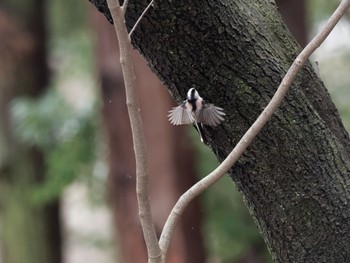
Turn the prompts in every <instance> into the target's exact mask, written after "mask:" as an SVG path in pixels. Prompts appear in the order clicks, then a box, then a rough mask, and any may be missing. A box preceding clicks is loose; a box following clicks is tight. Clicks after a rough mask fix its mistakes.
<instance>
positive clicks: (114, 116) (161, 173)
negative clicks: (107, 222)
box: [91, 13, 205, 263]
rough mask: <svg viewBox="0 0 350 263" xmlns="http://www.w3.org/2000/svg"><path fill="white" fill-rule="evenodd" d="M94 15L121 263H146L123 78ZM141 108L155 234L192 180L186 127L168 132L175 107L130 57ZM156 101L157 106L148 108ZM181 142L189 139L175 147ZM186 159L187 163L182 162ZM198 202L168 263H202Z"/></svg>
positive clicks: (109, 37)
mask: <svg viewBox="0 0 350 263" xmlns="http://www.w3.org/2000/svg"><path fill="white" fill-rule="evenodd" d="M97 16H99V14H96V13H94V14H93V16H92V17H91V18H92V21H93V23H94V29H95V32H96V36H97V42H96V44H97V49H96V52H97V56H96V58H97V70H98V74H99V78H100V80H101V95H102V99H103V107H102V116H103V119H104V124H105V128H106V134H107V139H108V146H109V167H110V173H109V178H108V192H109V201H110V203H111V206H112V210H113V215H114V220H115V226H116V228H115V229H116V236H117V240H118V242H117V243H118V245H119V246H118V247H119V248H120V252H121V255H120V257H119V259H120V262H123V263H128V262H130V263H134V262H144V261H145V259H146V258H147V251H146V248H145V244H144V239H143V236H142V231H141V225H140V221H139V215H138V208H137V201H136V189H135V158H134V152H133V147H132V138H131V129H130V122H129V118H128V113H127V108H126V101H125V91H124V83H123V76H122V72H121V68H120V64H119V63H118V62H119V61H118V59H117V58H118V57H119V54H118V46H117V43H116V36H115V30H114V29H113V27H109V26H108V23H107V22H106V21H105V20H104V19H103V17H101V16H99V17H97ZM134 60H135V70H136V72H137V76H138V77H137V79H136V82H137V87H138V88H139V97H140V104H141V108H142V116H143V120H144V126H145V135H146V139H147V142H148V145H149V146H150V147H148V149H147V150H148V156H149V158H148V159H149V169H150V187H151V193H152V195H151V199H152V200H153V206H152V211H153V215H154V222H155V225H156V230H157V234H158V235H160V232H161V230H162V227H163V225H164V222H165V220H166V218H167V216H168V214H169V212H170V210H171V208H172V207H173V205H174V204H175V202H176V200H177V198H178V197H179V195H180V194H181V193H182V192H183V191H185V190H186V189H187V188H188V187H190V186H191V185H192V184H193V183H194V182H195V180H196V179H195V178H196V172H195V167H194V163H195V162H194V158H193V149H192V144H191V142H190V141H189V138H188V136H187V132H186V130H185V127H182V129H181V128H180V129H176V130H174V129H171V127H170V126H169V125H167V123H168V120H167V118H166V114H164V112H166V111H167V110H168V109H169V108H170V107H172V106H173V103H172V102H171V100H170V97H169V95H168V94H167V92H166V90H165V89H164V88H163V87H162V85H161V83H160V81H159V80H158V79H156V78H155V77H154V74H152V73H151V72H150V70H149V69H148V68H147V65H146V64H145V62H144V60H143V59H142V57H140V55H139V54H136V53H135V54H134ZM152 98H157V103H156V104H152V105H150V104H149V103H148V102H149V101H150V100H151V99H152ZM180 138H187V139H186V140H182V142H181V143H178V141H179V139H180ZM183 157H185V158H183ZM200 228H201V212H200V206H199V202H198V200H197V201H196V202H194V203H193V204H192V206H191V207H190V208H189V210H188V211H187V213H185V214H184V217H183V220H182V222H180V227H179V228H178V231H177V232H176V233H175V236H174V240H173V241H174V242H173V243H172V247H171V248H170V250H169V256H168V262H169V263H170V262H173V263H178V262H193V263H195V262H198V263H202V262H204V261H205V252H204V245H203V240H202V235H201V229H200Z"/></svg>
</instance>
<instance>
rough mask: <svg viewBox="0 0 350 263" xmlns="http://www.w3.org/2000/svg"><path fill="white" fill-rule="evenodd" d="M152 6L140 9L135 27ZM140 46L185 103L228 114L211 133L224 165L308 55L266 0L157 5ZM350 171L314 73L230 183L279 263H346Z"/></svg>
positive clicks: (134, 6) (306, 73)
mask: <svg viewBox="0 0 350 263" xmlns="http://www.w3.org/2000/svg"><path fill="white" fill-rule="evenodd" d="M100 4H101V3H100ZM146 4H147V3H146V1H132V0H131V1H130V3H129V7H128V12H127V15H126V21H127V24H128V25H129V28H130V27H131V26H132V25H133V24H134V22H135V21H136V19H137V18H138V16H139V15H140V13H141V12H142V11H143V9H144V8H145V6H146ZM132 41H133V44H134V45H135V47H137V48H138V49H139V50H140V52H141V53H142V54H143V55H144V57H145V58H146V59H147V60H148V62H149V63H150V66H151V68H152V69H153V70H154V71H155V72H156V73H157V74H158V75H159V77H160V78H161V79H162V80H163V82H164V83H165V84H166V85H167V87H168V89H169V90H170V91H171V93H172V94H173V95H174V97H175V99H176V100H177V101H178V102H179V101H181V100H183V99H184V97H185V94H186V91H187V90H188V88H190V87H195V88H197V89H198V90H199V92H200V94H201V95H202V96H203V97H204V98H207V99H208V100H209V101H212V102H215V104H217V105H218V106H221V107H223V108H224V109H225V110H226V114H227V118H226V121H225V122H224V123H223V124H222V125H220V127H218V128H215V129H212V128H207V129H206V135H207V138H208V140H209V145H210V147H212V149H213V151H214V152H215V153H216V155H217V156H218V158H219V159H220V160H223V159H224V158H225V157H226V156H227V155H228V153H229V152H230V151H231V149H232V148H233V147H234V145H235V143H236V142H237V141H238V140H239V139H240V138H241V137H242V135H243V133H244V132H245V131H246V130H247V129H248V127H249V126H250V125H251V124H252V123H253V121H254V120H255V118H256V117H257V116H258V115H259V113H260V112H261V111H262V109H263V108H264V107H265V106H266V104H267V103H268V101H269V100H270V98H271V97H272V95H273V93H274V91H275V90H276V88H277V86H278V84H279V82H280V81H281V78H282V77H283V76H284V74H285V73H286V71H287V69H288V67H289V66H290V65H291V63H292V61H293V59H294V58H295V57H296V55H297V54H298V52H299V51H300V47H299V46H298V45H297V43H296V41H295V40H294V38H293V37H292V36H291V35H290V34H289V31H288V30H287V29H286V26H285V25H284V23H283V22H282V20H281V17H280V15H279V14H278V12H277V9H276V6H275V5H274V2H273V1H266V0H255V1H244V0H237V1H211V0H203V1H195V0H190V1H159V2H158V1H155V2H154V4H153V6H152V8H151V9H150V10H149V12H148V13H147V14H146V16H145V17H144V19H143V20H142V22H141V23H140V25H139V27H138V28H137V29H136V31H135V32H134V34H133V37H132ZM149 103H153V101H150V102H149ZM174 129H177V128H176V127H174ZM349 172H350V144H349V137H348V134H347V132H346V131H345V129H344V127H343V125H342V123H341V121H340V119H339V116H338V112H337V110H336V108H335V106H334V104H333V103H332V101H331V98H330V96H329V94H328V93H327V91H326V89H325V87H324V86H323V84H322V82H321V81H320V80H319V79H318V77H317V75H316V74H315V72H314V70H313V69H312V67H311V65H310V64H307V65H306V66H305V67H304V69H303V70H302V71H301V72H300V73H299V76H298V78H297V80H296V81H295V83H294V85H293V87H292V88H291V90H290V92H289V93H288V95H287V97H286V99H285V101H284V103H283V104H282V106H281V107H280V108H279V110H278V111H277V112H276V113H275V114H274V117H273V118H272V119H271V120H270V121H269V122H268V124H267V125H266V126H265V128H264V129H263V130H262V132H261V133H260V135H259V136H258V137H257V138H256V140H255V141H254V143H253V144H252V145H251V146H250V147H249V149H248V151H247V152H246V153H245V154H244V156H243V157H242V158H241V159H240V160H239V162H238V163H237V164H236V165H235V166H234V167H233V169H232V170H231V171H230V176H231V177H232V179H233V180H234V181H235V183H236V185H237V187H238V188H239V190H240V191H241V193H242V195H243V196H244V199H245V201H246V203H247V205H248V207H249V209H250V211H251V214H252V216H253V217H254V218H255V219H256V222H257V224H258V226H259V228H260V230H261V232H262V235H263V237H264V239H265V241H266V243H267V245H268V247H269V249H270V251H271V254H272V257H273V259H274V260H275V262H283V263H288V262H293V263H299V262H308V263H310V262H344V263H345V262H349V260H350V250H349V240H350V220H349V217H350V187H349V185H350V177H349Z"/></svg>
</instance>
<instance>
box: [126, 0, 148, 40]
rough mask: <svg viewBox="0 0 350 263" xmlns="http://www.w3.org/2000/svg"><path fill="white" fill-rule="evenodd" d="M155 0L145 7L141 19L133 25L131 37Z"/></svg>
mask: <svg viewBox="0 0 350 263" xmlns="http://www.w3.org/2000/svg"><path fill="white" fill-rule="evenodd" d="M153 2H154V0H152V1H151V2H150V3H149V4H148V6H147V7H146V8H145V10H143V12H142V14H141V15H140V17H139V19H137V21H136V23H135V25H134V26H133V28H132V29H131V30H130V33H129V37H131V35H132V33H134V31H135V29H136V27H137V25H138V24H139V23H140V21H141V19H142V18H143V17H144V16H145V14H146V13H147V11H148V9H149V8H150V7H151V6H152V4H153Z"/></svg>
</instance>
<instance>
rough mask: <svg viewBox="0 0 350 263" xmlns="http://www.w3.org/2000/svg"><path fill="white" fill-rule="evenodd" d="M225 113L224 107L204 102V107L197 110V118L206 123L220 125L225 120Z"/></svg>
mask: <svg viewBox="0 0 350 263" xmlns="http://www.w3.org/2000/svg"><path fill="white" fill-rule="evenodd" d="M225 115H226V114H225V113H224V110H223V109H222V108H220V107H216V106H215V105H214V104H210V103H204V102H203V107H202V108H201V109H200V110H199V111H197V116H196V119H197V121H198V122H200V123H203V124H205V125H209V126H218V125H219V124H220V123H221V122H222V121H223V120H224V117H223V116H225Z"/></svg>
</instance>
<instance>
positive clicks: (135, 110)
mask: <svg viewBox="0 0 350 263" xmlns="http://www.w3.org/2000/svg"><path fill="white" fill-rule="evenodd" d="M107 3H108V7H109V10H110V12H111V15H112V18H113V21H114V28H115V31H116V33H117V35H118V42H119V49H120V63H121V67H122V71H123V76H124V84H125V93H126V104H127V107H128V113H129V119H130V124H131V131H132V139H133V144H134V152H135V159H136V193H137V201H138V205H139V215H140V221H141V226H142V231H143V236H144V238H145V242H146V247H147V252H148V258H149V260H148V262H149V263H159V262H161V251H160V248H159V245H158V239H157V235H156V231H155V227H154V224H153V219H152V213H151V205H150V200H149V187H148V167H147V156H146V143H145V135H144V132H143V126H142V119H141V114H140V107H139V101H138V98H137V92H136V88H135V70H134V65H133V63H132V57H131V42H130V38H129V36H128V32H127V29H126V25H125V22H124V14H123V10H122V7H121V6H120V5H119V3H118V1H117V0H107Z"/></svg>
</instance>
